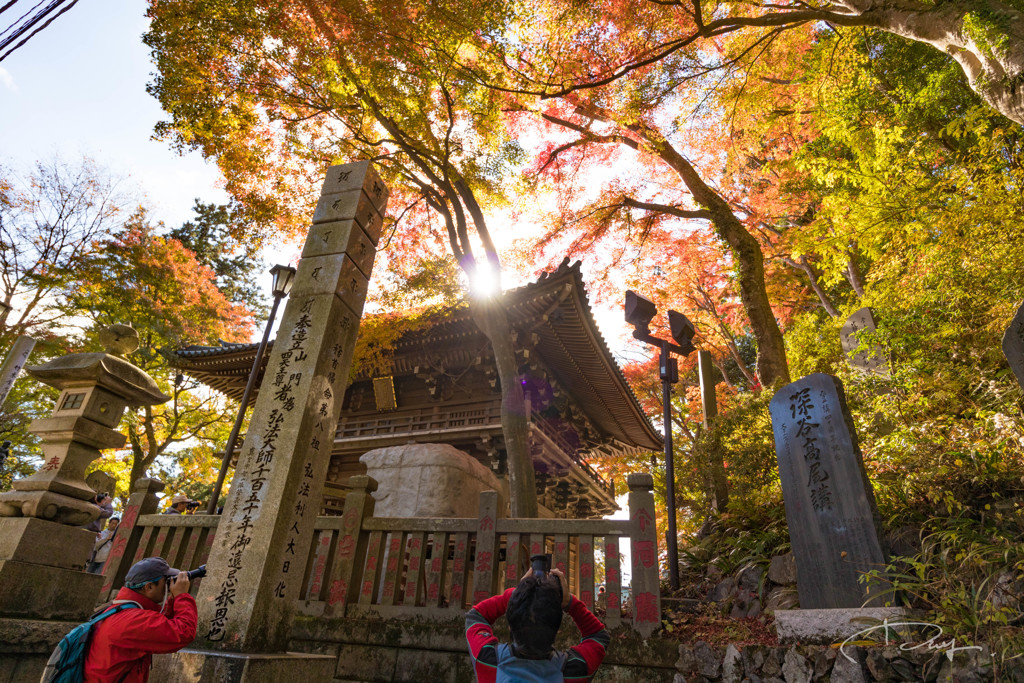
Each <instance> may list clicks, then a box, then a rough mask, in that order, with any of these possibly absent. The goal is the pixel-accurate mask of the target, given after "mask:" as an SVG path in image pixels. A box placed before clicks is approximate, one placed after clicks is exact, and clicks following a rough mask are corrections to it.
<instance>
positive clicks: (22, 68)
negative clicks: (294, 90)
mask: <svg viewBox="0 0 1024 683" xmlns="http://www.w3.org/2000/svg"><path fill="white" fill-rule="evenodd" d="M33 4H34V3H31V4H29V3H25V2H19V3H18V4H17V5H15V6H14V8H12V9H11V10H9V11H8V12H5V13H4V14H3V15H0V30H2V29H3V28H6V27H7V25H8V24H10V23H11V22H12V21H13V20H14V19H16V18H17V16H19V15H20V14H21V13H24V12H25V11H27V10H28V9H29V8H30V7H31V6H32V5H33ZM145 12H146V2H145V0H80V2H79V3H78V4H76V5H75V6H74V7H72V8H71V9H70V10H69V11H68V12H67V13H66V14H64V15H63V16H61V17H60V18H59V19H57V20H56V21H54V22H53V23H52V24H51V25H50V26H49V27H48V28H47V29H46V30H44V31H42V32H40V33H39V34H38V35H36V36H35V37H34V38H32V40H30V41H29V42H28V43H26V44H25V45H24V46H22V47H21V48H19V49H18V50H17V51H16V52H14V53H13V54H12V55H11V56H10V57H8V58H7V59H5V60H4V61H3V62H0V163H3V164H5V165H13V166H15V167H17V168H21V169H24V168H27V167H28V166H30V165H31V164H32V163H33V162H34V161H35V160H36V159H39V158H48V157H50V156H52V155H54V154H60V155H61V156H64V157H65V158H68V159H74V158H76V157H79V156H81V155H83V154H84V155H88V156H90V157H92V158H93V159H95V160H96V161H97V162H99V163H100V164H101V165H103V166H106V167H107V168H108V169H110V170H111V172H113V173H114V174H115V175H116V176H118V177H124V178H126V182H127V186H128V187H130V188H133V189H135V190H137V192H138V194H139V197H140V200H142V201H143V202H144V203H145V204H146V205H148V206H150V207H151V208H152V209H153V210H154V214H153V215H154V218H156V219H158V220H163V221H165V222H166V223H167V224H168V225H172V226H173V225H177V224H179V223H181V222H182V221H184V220H186V219H188V218H189V217H191V215H192V213H191V211H190V208H191V206H192V202H193V200H194V199H195V198H196V197H200V198H202V199H203V200H204V201H207V202H210V201H216V202H223V201H226V199H227V195H226V194H225V193H224V191H223V190H222V189H220V187H219V185H218V182H219V180H220V172H219V171H218V170H217V168H216V166H214V165H213V164H208V163H206V162H204V161H203V159H202V157H201V156H200V155H199V154H197V153H191V154H188V155H186V156H178V154H177V153H176V152H175V151H174V150H172V149H171V147H170V145H168V144H167V143H166V142H160V141H156V140H152V139H150V138H151V136H152V134H153V126H154V124H156V122H157V121H160V120H161V119H162V118H163V112H162V110H161V109H160V105H159V104H158V103H157V101H156V100H155V99H153V98H152V97H150V96H149V95H148V94H147V93H146V84H147V83H148V82H149V80H150V72H151V71H152V70H153V65H152V64H151V63H150V61H149V51H148V49H147V48H146V46H145V45H143V43H142V38H141V36H142V34H143V33H144V32H145V31H146V28H147V25H148V21H147V19H146V16H145ZM12 15H13V16H12Z"/></svg>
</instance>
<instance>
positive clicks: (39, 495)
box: [0, 326, 170, 621]
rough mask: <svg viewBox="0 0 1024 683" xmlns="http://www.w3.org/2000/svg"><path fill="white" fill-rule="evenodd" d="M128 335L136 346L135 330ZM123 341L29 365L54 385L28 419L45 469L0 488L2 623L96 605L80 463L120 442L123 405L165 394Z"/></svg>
mask: <svg viewBox="0 0 1024 683" xmlns="http://www.w3.org/2000/svg"><path fill="white" fill-rule="evenodd" d="M118 327H123V328H126V329H128V330H131V328H130V327H127V326H118ZM132 332H134V330H132ZM134 340H135V341H134V344H135V347H137V346H138V336H137V335H136V336H135V338H134ZM125 348H126V347H125V346H124V345H114V346H108V353H75V354H70V355H67V356H63V357H61V358H57V359H55V360H52V361H50V362H48V363H46V364H44V365H39V366H35V367H30V368H27V372H28V373H29V375H31V376H32V377H33V378H35V379H37V380H39V381H40V382H43V383H44V384H49V385H50V386H53V387H57V388H58V389H60V390H61V393H60V396H59V397H58V398H57V407H56V409H55V410H54V411H53V415H52V417H48V418H44V419H40V420H34V421H33V422H32V425H31V427H30V431H31V432H33V433H34V434H38V435H39V436H40V438H41V439H42V449H43V465H42V467H40V468H39V471H38V472H36V473H35V474H33V475H31V476H28V477H25V478H24V479H19V480H17V481H15V482H14V488H13V490H11V491H8V492H6V493H3V494H0V621H2V620H3V619H4V618H10V619H15V620H22V619H29V620H31V619H66V620H71V621H81V620H84V619H86V618H88V617H89V615H90V614H92V611H93V608H94V607H95V606H96V598H97V594H98V592H99V589H100V584H101V583H102V581H103V577H102V576H99V575H97V574H87V573H85V571H84V569H85V562H86V559H87V558H88V556H89V552H90V550H91V549H92V544H93V541H94V540H95V534H93V533H92V532H90V531H86V530H85V529H81V528H79V527H81V525H83V524H87V523H89V522H91V521H92V520H94V519H96V518H97V517H98V516H99V512H100V510H99V508H98V507H96V506H95V505H93V504H92V503H91V502H89V501H90V500H91V499H92V498H93V497H94V496H95V495H96V494H95V492H94V491H93V490H92V489H91V488H90V487H89V485H88V484H87V483H86V481H85V476H84V475H85V468H86V467H87V466H88V465H89V463H91V462H92V461H93V460H95V459H96V458H98V457H100V451H101V450H103V449H107V448H119V447H121V446H123V445H124V443H125V437H124V436H122V435H121V434H119V433H117V432H116V431H115V430H114V428H115V427H116V426H117V424H118V423H119V422H120V421H121V416H122V415H123V414H124V411H125V409H126V408H128V407H129V406H131V407H137V406H146V405H156V404H159V403H163V402H164V401H167V400H168V399H169V398H170V397H168V396H165V395H164V394H163V393H162V392H161V391H160V389H159V388H158V387H157V385H156V382H154V381H153V379H152V378H151V377H150V376H149V375H147V374H146V373H145V372H143V371H142V370H140V369H139V368H137V367H135V366H134V365H132V364H131V363H129V362H128V361H126V360H125V359H124V358H121V357H119V356H118V355H112V354H114V353H123V352H124V350H125Z"/></svg>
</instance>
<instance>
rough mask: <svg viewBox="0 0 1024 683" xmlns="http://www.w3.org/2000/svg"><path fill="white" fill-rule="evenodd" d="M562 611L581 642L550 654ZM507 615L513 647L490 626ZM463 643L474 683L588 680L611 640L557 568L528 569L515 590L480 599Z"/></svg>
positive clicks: (470, 614) (468, 619)
mask: <svg viewBox="0 0 1024 683" xmlns="http://www.w3.org/2000/svg"><path fill="white" fill-rule="evenodd" d="M563 610H565V611H566V612H568V613H569V616H570V617H572V619H573V621H574V622H576V626H577V627H578V628H579V630H580V635H581V639H580V643H579V645H576V646H575V647H572V648H570V649H569V650H568V651H566V652H559V651H557V650H555V649H554V644H555V635H556V634H557V633H558V628H559V626H561V623H562V611H563ZM503 614H504V615H505V617H506V619H507V620H508V625H509V630H510V631H511V632H512V642H511V643H499V642H498V638H497V637H496V636H495V635H494V628H493V626H494V622H495V621H497V619H498V617H500V616H501V615H503ZM466 640H467V642H468V643H469V653H470V655H472V657H473V670H474V672H475V673H476V680H477V682H478V683H491V682H492V681H493V682H496V683H501V682H502V681H519V682H537V683H541V682H547V681H567V682H569V683H575V682H582V681H589V680H590V678H591V676H593V675H594V673H595V672H596V671H597V668H598V667H599V666H601V662H602V661H604V655H605V650H606V649H607V647H608V643H609V641H610V640H611V637H610V636H609V635H608V631H607V630H606V629H605V627H604V624H602V623H601V620H600V619H598V618H597V617H595V616H594V615H593V614H592V613H591V612H590V610H588V609H587V607H586V605H584V604H583V603H582V602H581V601H580V600H578V599H576V597H575V596H574V595H572V594H571V593H570V592H569V584H568V583H567V582H566V580H565V576H564V575H563V574H562V572H560V571H559V570H557V569H553V570H551V572H550V573H548V574H546V575H544V576H543V577H541V576H535V575H534V572H533V570H532V569H531V570H530V571H529V572H527V574H526V576H524V577H523V578H522V580H520V582H519V585H518V586H516V587H515V588H509V589H508V590H506V591H505V592H504V593H502V594H501V595H495V596H494V597H493V598H488V599H486V600H482V601H480V602H478V603H477V604H475V605H473V608H472V609H470V610H469V612H467V613H466Z"/></svg>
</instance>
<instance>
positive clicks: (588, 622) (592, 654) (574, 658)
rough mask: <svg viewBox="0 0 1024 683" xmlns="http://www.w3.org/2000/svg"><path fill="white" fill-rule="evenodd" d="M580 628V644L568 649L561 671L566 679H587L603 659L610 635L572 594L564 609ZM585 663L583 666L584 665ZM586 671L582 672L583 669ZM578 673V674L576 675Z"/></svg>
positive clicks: (599, 621) (598, 620)
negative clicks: (567, 655)
mask: <svg viewBox="0 0 1024 683" xmlns="http://www.w3.org/2000/svg"><path fill="white" fill-rule="evenodd" d="M566 612H568V613H569V616H570V617H572V620H573V621H574V622H576V627H577V628H578V629H579V630H580V644H579V645H577V646H575V647H573V648H571V649H570V650H569V658H568V659H567V660H566V664H565V667H564V669H563V672H564V674H565V680H566V681H574V680H577V679H580V680H589V678H590V677H591V676H593V675H594V673H595V672H596V671H597V667H599V666H601V662H603V661H604V655H605V652H606V651H607V648H608V643H609V642H610V641H611V636H610V635H609V633H608V631H607V630H606V629H605V627H604V624H602V623H601V620H600V619H598V618H597V617H595V616H594V615H593V613H591V611H590V610H588V609H587V606H586V605H584V604H583V602H582V601H581V600H578V599H577V598H576V596H575V595H574V596H572V598H571V599H570V600H569V607H568V608H567V609H566ZM584 665H585V667H584ZM584 668H585V669H586V673H585V674H584V673H583V669H584ZM577 674H579V675H577Z"/></svg>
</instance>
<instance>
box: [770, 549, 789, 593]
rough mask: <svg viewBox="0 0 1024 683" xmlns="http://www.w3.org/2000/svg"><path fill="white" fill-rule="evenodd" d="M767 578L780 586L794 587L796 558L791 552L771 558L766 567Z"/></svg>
mask: <svg viewBox="0 0 1024 683" xmlns="http://www.w3.org/2000/svg"><path fill="white" fill-rule="evenodd" d="M768 578H769V580H771V582H772V583H777V584H779V585H781V586H795V585H796V558H795V557H794V556H793V553H792V552H788V553H786V554H785V555H776V556H775V557H773V558H772V560H771V563H770V564H769V565H768Z"/></svg>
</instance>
